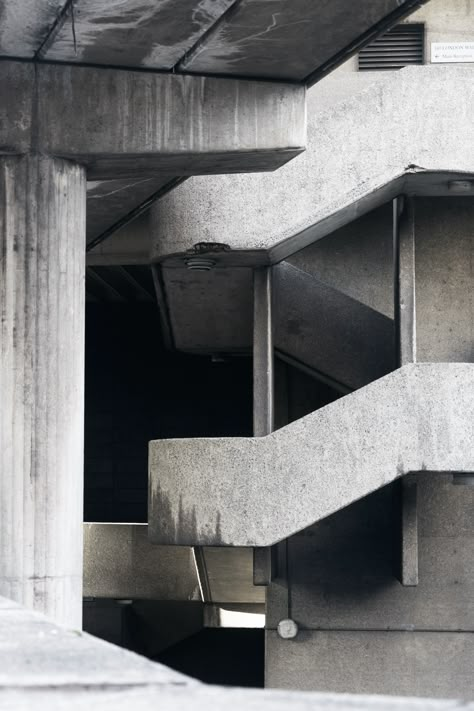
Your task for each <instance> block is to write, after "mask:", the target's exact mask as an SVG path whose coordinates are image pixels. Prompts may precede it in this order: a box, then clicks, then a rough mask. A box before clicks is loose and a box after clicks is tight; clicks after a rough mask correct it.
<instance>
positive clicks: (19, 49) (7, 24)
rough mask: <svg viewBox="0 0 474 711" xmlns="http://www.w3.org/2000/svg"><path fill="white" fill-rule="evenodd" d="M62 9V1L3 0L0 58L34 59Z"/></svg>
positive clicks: (0, 24) (0, 4)
mask: <svg viewBox="0 0 474 711" xmlns="http://www.w3.org/2000/svg"><path fill="white" fill-rule="evenodd" d="M63 5H64V0H2V2H0V55H3V56H9V57H29V58H32V57H34V56H35V54H36V52H37V50H38V49H39V47H40V46H41V44H42V43H43V42H44V40H45V39H46V37H47V36H48V33H49V31H50V28H51V27H52V26H53V25H54V23H55V21H56V18H57V16H58V15H59V13H60V11H61V8H62V6H63Z"/></svg>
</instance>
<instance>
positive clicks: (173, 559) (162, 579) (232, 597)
mask: <svg viewBox="0 0 474 711" xmlns="http://www.w3.org/2000/svg"><path fill="white" fill-rule="evenodd" d="M203 563H204V566H205V569H206V570H205V575H206V577H207V583H208V588H209V589H208V593H209V597H210V600H207V602H215V603H263V602H264V601H265V594H264V591H263V590H262V589H261V588H256V587H254V586H253V558H252V551H251V550H249V549H248V548H205V549H203ZM202 582H203V581H201V580H200V579H199V577H198V573H197V566H196V560H195V556H194V553H193V549H192V548H190V547H184V546H183V547H180V546H173V547H171V546H157V545H153V544H152V543H151V542H150V541H149V539H148V535H147V525H146V524H111V523H85V524H84V596H85V597H94V598H107V599H133V600H162V601H194V600H201V599H202V598H201V585H202Z"/></svg>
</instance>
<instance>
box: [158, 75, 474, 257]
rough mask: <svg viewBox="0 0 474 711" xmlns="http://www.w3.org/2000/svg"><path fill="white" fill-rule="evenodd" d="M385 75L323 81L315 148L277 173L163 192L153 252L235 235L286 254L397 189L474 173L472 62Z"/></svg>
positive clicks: (317, 98) (312, 99)
mask: <svg viewBox="0 0 474 711" xmlns="http://www.w3.org/2000/svg"><path fill="white" fill-rule="evenodd" d="M382 74H383V76H382V77H377V79H374V80H372V81H369V80H368V79H367V77H363V78H362V79H365V81H363V80H362V79H361V77H360V76H359V75H355V76H353V75H348V77H347V78H346V77H344V79H343V80H341V81H337V82H335V81H333V80H332V79H331V78H330V79H328V80H326V81H325V82H322V83H321V85H316V86H315V87H314V88H313V89H312V90H311V92H310V93H309V94H308V117H309V125H308V146H307V150H306V152H305V153H304V155H302V156H300V157H298V158H297V159H296V160H295V161H293V162H292V163H290V164H289V165H288V166H285V167H284V168H283V169H281V170H279V171H278V172H277V173H275V174H274V175H265V176H252V175H240V176H231V175H228V176H223V177H220V178H219V179H213V178H204V177H203V178H194V179H192V180H190V181H187V182H186V183H185V184H183V185H181V186H180V187H179V188H177V189H176V190H175V191H173V192H172V193H170V194H169V195H167V196H165V197H164V198H162V199H161V200H160V201H159V203H157V204H156V205H155V206H154V207H153V209H152V213H151V214H152V230H153V236H154V247H153V250H152V257H153V258H154V259H155V260H160V259H164V258H165V257H166V256H167V255H170V254H175V253H180V252H185V251H186V250H189V249H191V248H192V247H193V245H195V244H197V243H198V242H225V243H226V244H227V245H229V246H230V247H231V248H232V249H233V250H255V249H259V250H264V251H266V252H267V253H268V256H269V258H270V260H271V261H273V262H278V261H280V260H282V259H285V258H286V257H287V256H289V255H290V254H292V253H294V252H295V251H297V250H299V249H302V248H303V247H305V246H307V245H308V244H310V243H311V242H314V241H315V240H317V239H320V238H321V237H324V236H325V235H327V234H329V233H330V232H333V231H334V230H336V229H337V228H338V227H341V226H342V225H344V224H347V223H348V222H350V221H352V220H354V219H355V218H357V217H358V216H360V215H361V214H363V213H364V212H368V211H369V210H371V209H373V208H375V207H376V206H378V205H380V204H382V203H383V202H387V201H388V200H390V199H391V198H393V197H395V196H396V195H397V194H400V193H402V192H406V191H408V192H414V193H418V192H421V193H422V192H423V190H426V185H427V184H428V188H429V189H431V190H435V192H434V193H433V194H437V192H436V191H439V190H440V189H442V188H443V187H444V191H445V193H444V194H446V192H447V181H448V180H450V179H453V178H455V177H457V176H458V177H462V175H463V174H466V175H467V176H469V175H471V174H473V175H474V149H473V146H474V118H473V114H472V105H473V103H474V84H473V81H472V69H470V68H469V67H442V66H432V67H410V68H407V69H403V70H401V71H400V72H389V73H382ZM440 174H441V176H440ZM437 176H440V178H438V177H437ZM433 183H434V184H433Z"/></svg>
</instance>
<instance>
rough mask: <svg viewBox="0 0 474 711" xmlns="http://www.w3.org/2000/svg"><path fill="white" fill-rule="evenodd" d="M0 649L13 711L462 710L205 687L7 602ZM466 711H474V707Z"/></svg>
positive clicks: (431, 703)
mask: <svg viewBox="0 0 474 711" xmlns="http://www.w3.org/2000/svg"><path fill="white" fill-rule="evenodd" d="M286 644H288V642H287V643H286ZM289 644H290V645H291V643H289ZM0 648H1V650H2V669H1V671H0V705H1V707H2V709H8V711H17V710H18V711H20V710H21V711H24V709H29V710H30V711H59V710H60V709H61V710H63V709H65V708H67V709H71V711H79V710H84V711H90V709H94V710H96V711H130V709H134V711H156V709H157V708H159V709H160V711H176V709H180V710H182V711H187V710H188V709H189V711H201V710H202V711H204V709H206V711H209V710H210V711H221V710H222V709H224V708H225V709H229V711H233V710H234V709H235V711H242V710H243V709H244V710H245V709H248V711H251V710H253V709H259V710H260V709H263V710H264V711H265V710H266V709H268V710H269V711H270V710H272V711H286V710H287V709H291V710H292V711H307V710H308V709H309V708H311V710H312V711H327V709H334V711H422V710H423V711H457V710H458V709H459V707H460V703H461V702H459V701H435V700H428V699H413V698H412V699H409V698H393V697H387V696H354V695H343V694H319V693H318V694H316V693H300V692H288V691H268V690H265V691H263V690H258V689H233V688H229V687H227V688H224V687H219V686H207V685H206V684H201V683H199V682H197V681H195V680H193V679H190V678H189V677H185V676H183V675H181V674H178V673H176V672H174V671H173V670H171V669H168V668H167V667H165V666H163V665H161V664H155V663H153V662H150V661H148V660H146V659H144V658H143V657H139V656H138V655H136V654H133V653H131V652H127V651H125V650H123V649H119V648H118V647H115V646H114V645H111V644H108V643H107V642H102V641H101V640H98V639H96V638H94V637H91V636H90V635H86V634H83V633H81V632H75V631H74V632H71V631H69V630H66V629H64V628H61V627H58V626H57V625H54V624H52V623H50V622H48V620H46V618H44V617H43V616H42V615H39V614H35V613H33V612H29V611H27V610H25V609H23V608H21V607H19V606H18V605H16V604H15V603H11V602H10V601H9V600H6V599H5V598H0ZM290 651H291V650H290ZM462 708H463V709H464V710H465V711H474V703H469V702H466V701H464V702H462Z"/></svg>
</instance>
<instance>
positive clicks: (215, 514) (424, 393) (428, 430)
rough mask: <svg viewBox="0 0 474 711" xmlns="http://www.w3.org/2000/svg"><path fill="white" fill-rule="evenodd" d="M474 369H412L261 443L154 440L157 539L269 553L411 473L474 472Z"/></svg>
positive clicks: (152, 520)
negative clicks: (259, 549) (269, 549)
mask: <svg viewBox="0 0 474 711" xmlns="http://www.w3.org/2000/svg"><path fill="white" fill-rule="evenodd" d="M473 436H474V366H473V365H471V364H451V363H443V364H428V363H426V364H412V365H408V366H405V367H403V368H401V369H399V370H397V371H395V372H393V373H391V374H390V375H387V376H385V377H384V378H381V379H380V380H377V381H375V382H374V383H371V384H370V385H368V386H366V387H365V388H362V389H361V390H358V391H356V392H355V393H352V394H350V395H347V396H346V397H344V398H342V399H340V400H337V401H336V402H333V403H332V404H330V405H328V406H326V407H324V408H322V409H320V410H317V411H316V412H313V413H312V414H310V415H308V416H307V417H304V418H302V419H301V420H298V421H296V422H294V423H293V424H291V425H288V426H287V427H283V428H282V429H280V430H278V431H277V432H275V433H273V434H271V435H269V436H267V437H262V438H254V439H251V438H247V439H245V438H240V437H238V438H237V437H236V438H233V439H220V438H216V439H194V440H190V439H181V440H162V441H153V442H151V443H150V450H149V481H150V486H149V516H148V521H149V535H150V538H151V540H152V541H154V542H156V543H173V544H180V545H193V544H199V545H235V546H266V545H271V544H274V543H276V542H277V541H280V540H282V539H283V538H286V537H288V536H290V535H292V534H293V533H295V532H297V531H299V530H302V529H304V528H306V527H307V526H309V525H310V524H312V523H314V522H315V521H318V520H320V519H322V518H324V517H326V516H328V515H329V514H331V513H333V512H335V511H338V510H339V509H341V508H343V507H344V506H347V505H348V504H350V503H351V502H352V501H355V500H357V499H360V498H362V497H363V496H366V495H367V494H369V493H371V492H372V491H375V490H376V489H379V488H380V487H382V486H384V485H385V484H388V483H389V482H391V481H394V480H395V479H397V478H399V477H401V476H403V475H404V474H407V473H409V472H412V471H415V472H416V471H421V470H427V471H431V472H446V471H448V472H450V471H460V472H472V471H474V455H473V452H472V438H473Z"/></svg>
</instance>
